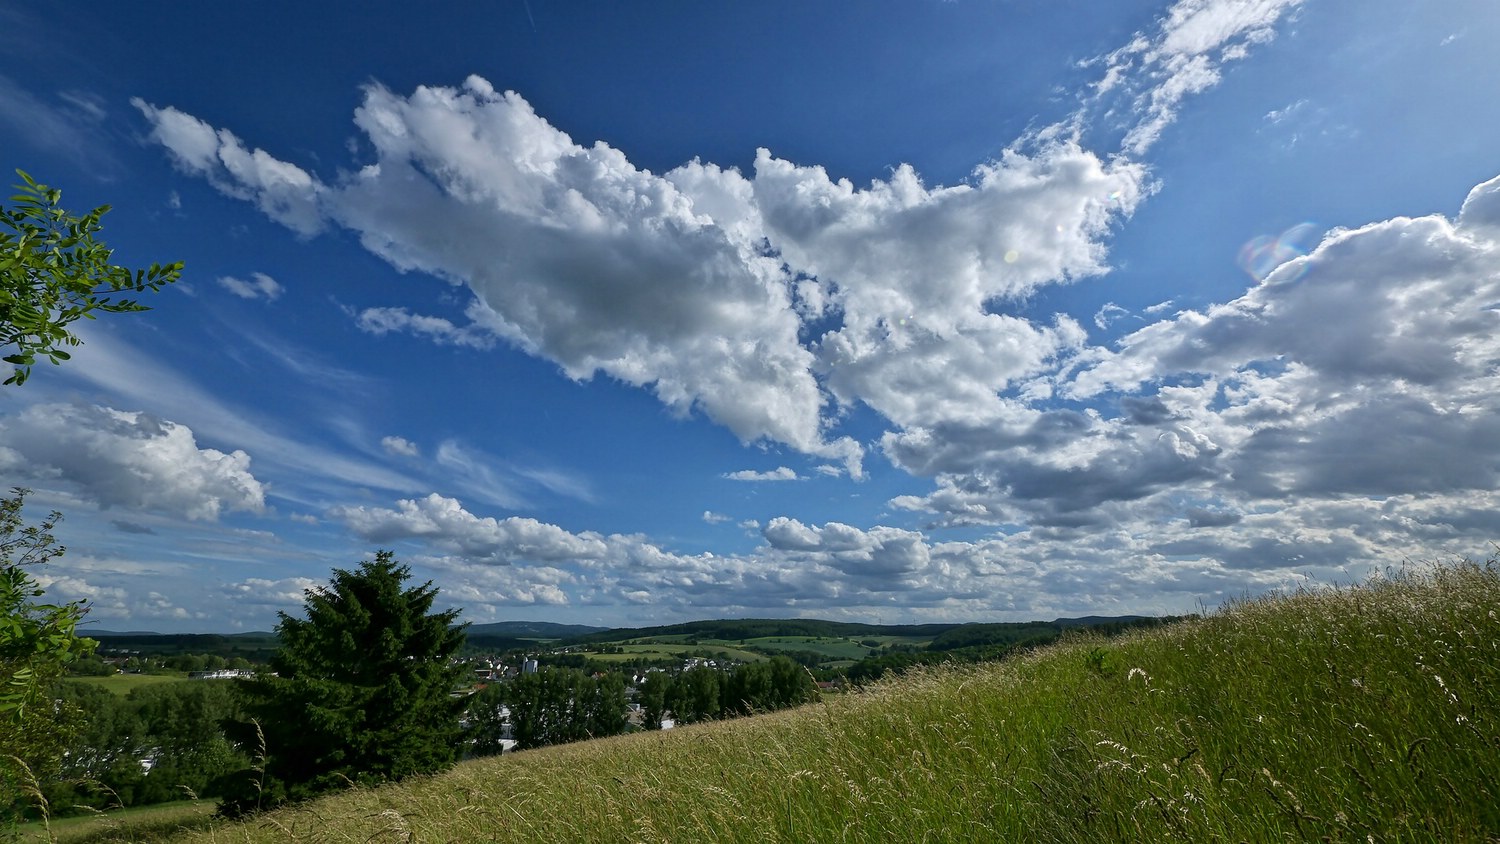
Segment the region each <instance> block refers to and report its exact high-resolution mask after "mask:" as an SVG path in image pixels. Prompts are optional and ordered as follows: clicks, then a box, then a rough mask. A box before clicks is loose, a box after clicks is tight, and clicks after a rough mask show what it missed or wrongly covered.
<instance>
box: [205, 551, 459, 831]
mask: <svg viewBox="0 0 1500 844" xmlns="http://www.w3.org/2000/svg"><path fill="white" fill-rule="evenodd" d="M410 577H411V571H410V569H408V568H407V567H406V566H404V565H401V564H399V563H397V562H396V560H395V557H394V555H393V554H392V553H391V552H389V551H380V552H378V553H377V554H376V555H375V559H374V560H373V561H371V560H367V561H365V562H362V563H360V566H359V568H358V569H356V570H355V571H352V572H351V571H345V570H342V569H336V570H335V571H334V573H333V579H332V581H331V582H330V584H329V586H327V587H323V588H318V589H309V590H308V591H307V593H306V595H307V597H306V605H305V610H306V615H307V617H306V618H305V619H301V618H293V617H291V616H289V615H287V614H286V613H282V614H281V623H280V624H278V625H277V628H276V631H277V633H278V634H279V635H280V637H281V647H280V649H279V650H278V651H277V653H276V655H275V656H274V657H273V658H272V659H271V662H270V664H269V666H268V667H269V669H270V670H269V671H266V672H262V673H261V674H259V675H257V677H256V678H255V679H254V680H251V681H249V682H247V684H246V692H247V702H246V707H245V708H246V712H247V713H248V714H249V715H250V719H249V720H247V721H243V722H238V723H236V724H232V725H230V726H231V730H232V733H233V735H234V738H235V739H236V740H237V741H238V742H239V743H240V745H241V748H242V749H244V750H246V751H248V752H249V753H250V754H251V755H257V754H263V760H262V763H261V764H260V765H257V766H256V767H255V768H253V769H252V770H248V771H243V772H241V773H240V774H239V775H237V776H236V780H237V781H236V782H235V783H234V784H232V785H230V786H228V787H226V789H225V791H226V792H227V794H228V797H227V799H226V800H225V802H224V804H223V805H222V807H221V811H223V812H224V813H225V814H228V815H239V814H243V813H245V812H247V811H250V810H253V809H257V808H268V807H269V806H272V805H275V804H277V803H280V802H283V801H285V800H294V799H301V798H304V797H309V796H312V795H314V794H317V793H320V792H323V791H327V790H330V789H333V788H339V787H342V786H345V785H348V784H350V783H359V784H371V783H377V782H382V781H387V780H397V779H401V778H403V777H407V776H410V775H412V774H425V773H432V772H436V771H440V770H442V769H444V768H447V767H449V766H450V765H452V764H453V763H454V762H455V761H456V760H457V758H458V754H459V750H460V743H461V740H462V728H461V726H460V724H459V716H460V714H461V713H462V711H463V708H464V705H465V701H464V700H462V699H456V698H454V697H453V696H452V692H453V690H454V689H455V687H457V686H458V685H459V683H460V680H461V678H462V677H463V676H464V674H465V673H466V672H465V669H464V667H463V666H462V665H459V664H455V663H454V662H453V659H452V658H453V657H454V656H455V655H456V654H457V653H458V651H459V649H460V648H461V647H462V646H463V642H464V638H465V633H464V628H463V627H455V626H454V625H453V622H454V621H455V619H456V618H457V616H458V611H457V610H448V611H445V612H438V613H433V612H430V610H431V609H432V603H433V600H434V599H435V598H436V597H437V594H438V592H437V589H436V588H435V587H433V585H432V583H431V581H429V582H427V583H425V584H423V585H421V586H417V587H410V588H408V587H406V586H405V585H404V584H405V582H406V581H407V580H408V579H409V578H410Z"/></svg>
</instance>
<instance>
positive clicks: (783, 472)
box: [724, 466, 802, 481]
mask: <svg viewBox="0 0 1500 844" xmlns="http://www.w3.org/2000/svg"><path fill="white" fill-rule="evenodd" d="M724 477H725V478H727V479H729V480H731V481H800V480H802V478H801V477H800V476H799V475H798V474H797V473H796V472H794V471H792V470H791V469H789V468H787V467H785V466H777V467H776V468H775V469H772V470H770V471H769V472H757V471H755V470H754V469H741V470H740V471H738V472H729V473H728V474H726V475H724Z"/></svg>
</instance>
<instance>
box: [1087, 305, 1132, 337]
mask: <svg viewBox="0 0 1500 844" xmlns="http://www.w3.org/2000/svg"><path fill="white" fill-rule="evenodd" d="M1127 316H1130V311H1127V310H1126V309H1124V308H1122V307H1120V306H1119V305H1116V304H1115V303H1114V302H1106V303H1104V306H1103V307H1101V308H1099V310H1098V312H1097V313H1095V314H1094V326H1095V327H1097V328H1099V329H1100V330H1101V331H1102V330H1104V329H1107V328H1109V327H1110V326H1111V325H1113V324H1114V323H1115V322H1116V321H1118V320H1119V319H1121V318H1122V317H1127Z"/></svg>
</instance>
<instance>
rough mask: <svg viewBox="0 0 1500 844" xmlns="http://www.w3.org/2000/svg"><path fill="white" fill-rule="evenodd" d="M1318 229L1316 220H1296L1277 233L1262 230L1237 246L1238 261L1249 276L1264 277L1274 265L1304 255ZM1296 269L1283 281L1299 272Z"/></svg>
mask: <svg viewBox="0 0 1500 844" xmlns="http://www.w3.org/2000/svg"><path fill="white" fill-rule="evenodd" d="M1317 233H1318V226H1317V224H1316V223H1298V224H1297V225H1295V226H1292V227H1291V228H1289V229H1287V230H1286V231H1284V232H1282V233H1281V234H1279V235H1269V234H1263V235H1261V236H1260V237H1256V238H1252V239H1251V240H1250V241H1249V242H1247V243H1246V244H1245V245H1244V246H1241V247H1240V257H1239V265H1240V269H1242V270H1244V271H1245V272H1246V273H1247V274H1248V275H1249V276H1250V277H1251V278H1253V279H1255V280H1256V281H1264V280H1265V278H1266V276H1268V275H1270V274H1271V273H1273V272H1275V271H1276V268H1277V267H1280V266H1281V265H1282V264H1285V263H1286V262H1288V261H1290V260H1292V259H1294V258H1300V257H1302V256H1303V255H1306V254H1307V253H1308V251H1309V250H1310V249H1311V245H1312V244H1313V243H1314V238H1315V237H1316V235H1317ZM1301 274H1302V270H1301V269H1299V270H1298V271H1297V272H1296V274H1295V275H1293V276H1292V277H1290V278H1288V279H1287V281H1291V280H1292V279H1294V278H1296V277H1298V276H1300V275H1301Z"/></svg>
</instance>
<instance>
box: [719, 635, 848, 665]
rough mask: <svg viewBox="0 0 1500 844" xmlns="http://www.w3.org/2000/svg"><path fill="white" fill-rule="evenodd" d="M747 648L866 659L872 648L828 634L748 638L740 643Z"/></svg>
mask: <svg viewBox="0 0 1500 844" xmlns="http://www.w3.org/2000/svg"><path fill="white" fill-rule="evenodd" d="M740 644H741V645H743V646H744V647H746V648H754V649H757V650H763V651H771V652H773V653H774V652H776V651H811V652H812V653H816V654H822V655H823V656H825V657H827V658H828V659H829V660H849V659H864V658H865V657H867V656H869V655H870V649H869V648H867V647H865V646H864V645H861V644H860V643H859V642H856V641H853V640H851V639H840V638H831V637H828V636H765V637H762V638H759V639H746V640H745V641H744V642H741V643H740Z"/></svg>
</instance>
